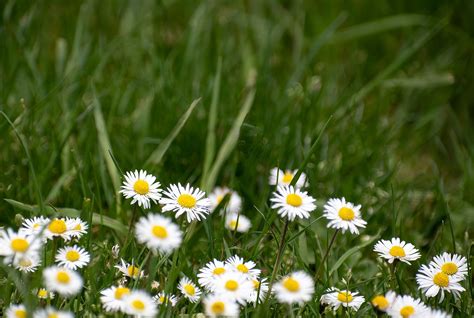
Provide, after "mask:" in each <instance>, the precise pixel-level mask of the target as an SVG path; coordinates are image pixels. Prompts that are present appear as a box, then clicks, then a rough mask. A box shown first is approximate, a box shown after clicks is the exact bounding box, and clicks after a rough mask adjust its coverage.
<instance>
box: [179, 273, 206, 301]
mask: <svg viewBox="0 0 474 318" xmlns="http://www.w3.org/2000/svg"><path fill="white" fill-rule="evenodd" d="M178 289H179V291H180V292H181V293H182V294H183V295H184V297H185V298H187V299H188V300H189V301H190V302H192V303H197V302H198V301H199V298H200V297H201V289H200V288H199V287H197V286H196V284H194V283H193V282H192V281H191V280H190V279H189V278H187V277H183V278H181V280H180V281H179V284H178Z"/></svg>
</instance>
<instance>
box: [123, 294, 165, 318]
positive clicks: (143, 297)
mask: <svg viewBox="0 0 474 318" xmlns="http://www.w3.org/2000/svg"><path fill="white" fill-rule="evenodd" d="M124 302H125V312H126V313H127V314H129V315H133V316H139V317H154V316H155V315H156V314H157V313H158V309H157V308H156V303H155V301H154V300H153V298H152V297H151V296H150V295H148V294H147V293H146V292H144V291H142V290H134V291H132V292H131V293H130V294H129V295H127V296H125V297H124Z"/></svg>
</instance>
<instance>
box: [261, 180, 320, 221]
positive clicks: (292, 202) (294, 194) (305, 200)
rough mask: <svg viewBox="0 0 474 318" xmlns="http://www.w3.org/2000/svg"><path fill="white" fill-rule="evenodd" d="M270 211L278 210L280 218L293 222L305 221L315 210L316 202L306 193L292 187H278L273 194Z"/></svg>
mask: <svg viewBox="0 0 474 318" xmlns="http://www.w3.org/2000/svg"><path fill="white" fill-rule="evenodd" d="M270 201H271V202H272V209H278V214H279V215H280V216H281V217H283V218H284V217H287V218H288V220H290V221H293V220H294V219H295V218H297V217H298V218H300V219H307V218H309V214H310V213H311V212H312V211H314V210H315V209H316V205H315V204H314V202H316V200H315V199H314V198H313V197H312V196H310V195H308V193H307V192H306V191H301V190H300V189H298V188H295V187H293V186H278V188H277V190H276V191H275V192H273V195H272V198H271V199H270Z"/></svg>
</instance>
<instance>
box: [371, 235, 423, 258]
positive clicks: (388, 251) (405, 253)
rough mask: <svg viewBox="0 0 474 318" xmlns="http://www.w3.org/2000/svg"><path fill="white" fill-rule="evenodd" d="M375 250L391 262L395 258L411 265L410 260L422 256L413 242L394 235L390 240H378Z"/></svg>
mask: <svg viewBox="0 0 474 318" xmlns="http://www.w3.org/2000/svg"><path fill="white" fill-rule="evenodd" d="M374 251H375V252H377V253H378V254H379V256H380V257H382V258H385V259H386V260H387V261H388V262H389V263H390V264H392V263H393V261H395V260H399V261H402V262H404V263H407V264H409V265H410V264H411V263H410V262H413V261H416V260H417V259H419V258H420V257H421V255H420V253H419V252H418V250H417V249H416V248H415V246H413V244H410V243H406V242H405V241H402V240H400V239H399V238H398V237H394V238H392V239H391V240H390V241H387V240H380V241H378V242H377V243H376V244H375V246H374Z"/></svg>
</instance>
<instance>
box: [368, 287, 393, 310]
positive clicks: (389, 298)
mask: <svg viewBox="0 0 474 318" xmlns="http://www.w3.org/2000/svg"><path fill="white" fill-rule="evenodd" d="M395 298H397V294H396V293H395V292H394V291H391V290H389V291H388V292H387V293H386V294H385V296H384V295H377V296H375V297H374V298H372V301H371V303H372V306H374V307H375V308H376V309H377V310H379V311H383V312H387V310H388V309H389V308H390V306H392V304H393V302H394V301H395Z"/></svg>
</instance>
